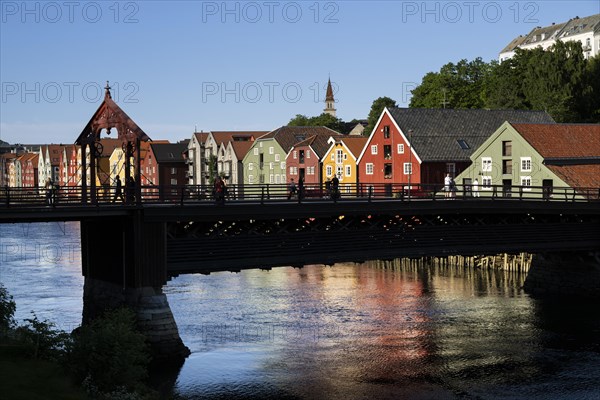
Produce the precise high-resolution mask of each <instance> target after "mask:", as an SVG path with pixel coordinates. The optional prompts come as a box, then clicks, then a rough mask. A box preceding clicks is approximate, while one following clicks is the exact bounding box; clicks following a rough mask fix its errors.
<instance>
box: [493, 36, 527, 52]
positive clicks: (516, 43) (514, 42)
mask: <svg viewBox="0 0 600 400" xmlns="http://www.w3.org/2000/svg"><path fill="white" fill-rule="evenodd" d="M525 39H527V35H525V36H522V35H519V36H518V37H516V38H514V39H513V40H512V41H511V42H510V43H509V44H508V45H506V47H505V48H503V49H502V51H501V52H500V53H506V52H509V51H513V50H514V49H516V48H517V47H519V46H520V45H522V44H523V42H524V41H525Z"/></svg>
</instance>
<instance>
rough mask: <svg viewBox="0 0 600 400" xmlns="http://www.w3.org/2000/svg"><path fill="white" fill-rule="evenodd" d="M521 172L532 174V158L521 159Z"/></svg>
mask: <svg viewBox="0 0 600 400" xmlns="http://www.w3.org/2000/svg"><path fill="white" fill-rule="evenodd" d="M521 172H531V157H521Z"/></svg>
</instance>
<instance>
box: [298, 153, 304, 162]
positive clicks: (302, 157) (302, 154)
mask: <svg viewBox="0 0 600 400" xmlns="http://www.w3.org/2000/svg"><path fill="white" fill-rule="evenodd" d="M298 162H299V163H300V164H304V150H300V160H299V161H298Z"/></svg>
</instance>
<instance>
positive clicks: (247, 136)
mask: <svg viewBox="0 0 600 400" xmlns="http://www.w3.org/2000/svg"><path fill="white" fill-rule="evenodd" d="M265 133H268V132H267V131H210V134H211V135H212V137H213V138H214V139H215V142H217V146H220V145H222V144H223V143H227V142H229V141H234V142H235V141H244V140H246V141H248V140H254V139H256V138H257V137H260V136H262V135H264V134H265Z"/></svg>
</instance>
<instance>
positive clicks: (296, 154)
mask: <svg viewBox="0 0 600 400" xmlns="http://www.w3.org/2000/svg"><path fill="white" fill-rule="evenodd" d="M292 157H294V160H296V159H298V152H297V151H296V150H294V151H293V152H292Z"/></svg>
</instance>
